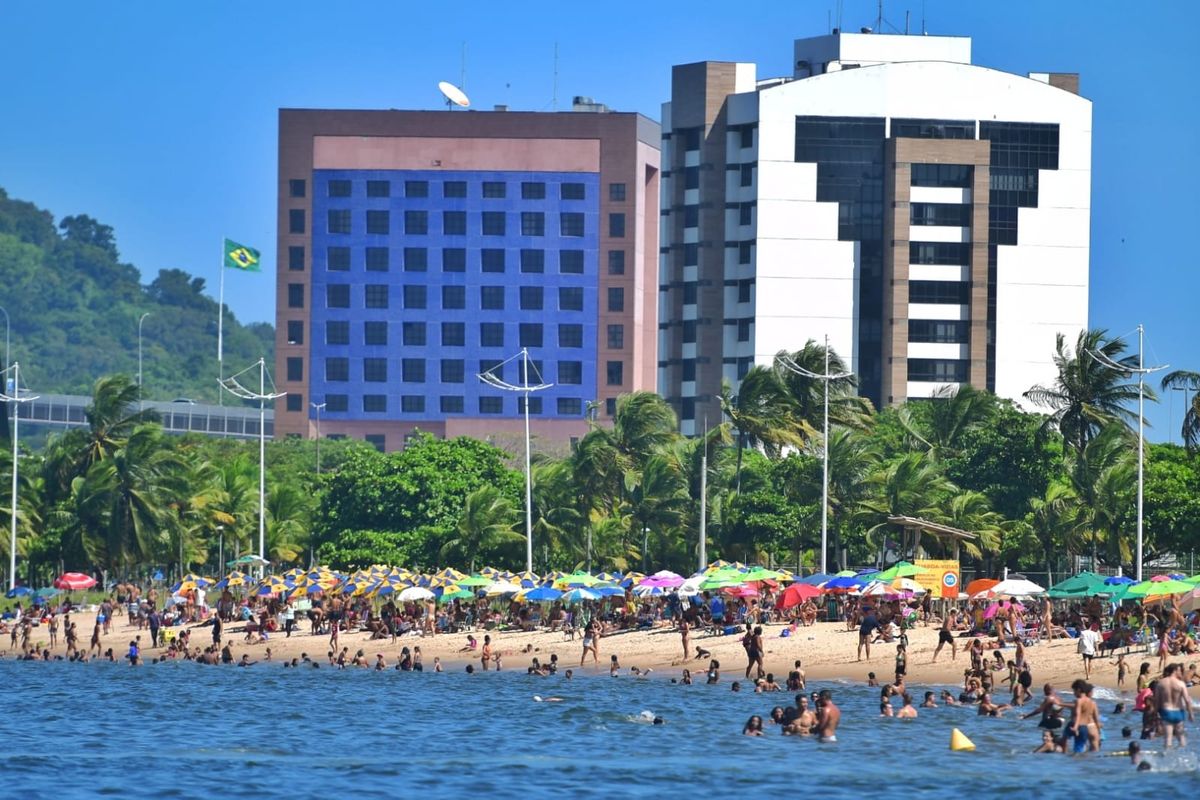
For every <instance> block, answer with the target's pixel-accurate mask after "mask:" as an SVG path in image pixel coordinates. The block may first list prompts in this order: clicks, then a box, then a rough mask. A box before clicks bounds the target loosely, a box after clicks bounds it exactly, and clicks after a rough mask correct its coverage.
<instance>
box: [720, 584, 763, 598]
mask: <svg viewBox="0 0 1200 800" xmlns="http://www.w3.org/2000/svg"><path fill="white" fill-rule="evenodd" d="M721 591H722V592H724V593H725V594H727V595H729V596H730V597H758V589H755V588H754V587H753V586H745V585H742V586H728V587H726V588H724V589H722V590H721Z"/></svg>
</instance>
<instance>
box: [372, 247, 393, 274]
mask: <svg viewBox="0 0 1200 800" xmlns="http://www.w3.org/2000/svg"><path fill="white" fill-rule="evenodd" d="M366 253H367V272H387V271H388V255H389V251H388V249H387V248H386V247H368V248H367V250H366Z"/></svg>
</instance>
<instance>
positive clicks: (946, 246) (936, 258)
mask: <svg viewBox="0 0 1200 800" xmlns="http://www.w3.org/2000/svg"><path fill="white" fill-rule="evenodd" d="M908 263H910V264H952V265H957V266H965V265H967V264H970V263H971V243H970V242H909V243H908Z"/></svg>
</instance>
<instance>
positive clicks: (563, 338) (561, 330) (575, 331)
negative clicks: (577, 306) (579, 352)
mask: <svg viewBox="0 0 1200 800" xmlns="http://www.w3.org/2000/svg"><path fill="white" fill-rule="evenodd" d="M558 346H559V347H572V348H575V347H583V326H582V325H576V324H575V323H568V322H564V323H562V324H560V325H559V326H558Z"/></svg>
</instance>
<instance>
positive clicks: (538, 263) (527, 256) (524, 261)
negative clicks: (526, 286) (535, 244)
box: [521, 249, 546, 272]
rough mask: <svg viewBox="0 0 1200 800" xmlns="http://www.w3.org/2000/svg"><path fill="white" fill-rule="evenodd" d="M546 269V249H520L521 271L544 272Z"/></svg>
mask: <svg viewBox="0 0 1200 800" xmlns="http://www.w3.org/2000/svg"><path fill="white" fill-rule="evenodd" d="M545 271H546V251H545V250H528V249H526V250H522V251H521V272H545Z"/></svg>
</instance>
